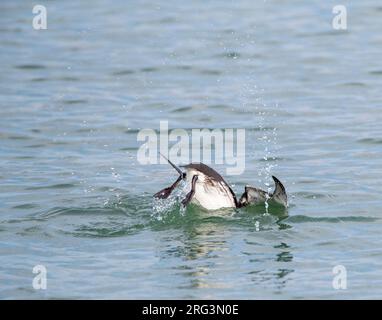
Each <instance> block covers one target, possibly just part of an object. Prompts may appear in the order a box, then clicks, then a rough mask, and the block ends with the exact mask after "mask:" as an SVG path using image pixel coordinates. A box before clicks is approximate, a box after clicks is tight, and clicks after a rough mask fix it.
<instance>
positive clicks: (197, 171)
mask: <svg viewBox="0 0 382 320" xmlns="http://www.w3.org/2000/svg"><path fill="white" fill-rule="evenodd" d="M162 156H163V155H162ZM163 157H164V156H163ZM164 158H165V159H166V160H167V161H168V163H169V164H170V165H171V166H172V167H173V168H174V169H175V170H176V171H177V172H178V173H179V177H178V179H177V180H176V181H175V182H174V183H173V184H172V185H171V186H170V187H167V188H164V189H162V190H161V191H159V192H157V193H156V194H154V197H156V198H159V199H167V198H168V197H169V196H170V194H171V193H172V191H173V190H174V189H175V188H176V187H177V186H178V184H179V183H180V182H181V181H182V180H183V181H186V183H187V185H188V187H189V189H190V191H189V192H188V193H187V195H186V197H185V198H184V199H183V200H182V201H181V203H182V205H183V206H187V205H188V204H189V203H190V202H192V203H195V204H197V205H199V206H201V207H203V208H204V209H207V210H217V209H222V208H240V207H244V206H247V205H251V204H259V203H265V202H266V201H268V200H270V201H271V200H272V201H274V202H276V203H279V204H281V205H283V206H284V207H287V206H288V201H287V195H286V192H285V188H284V186H283V185H282V183H281V182H280V181H279V180H278V179H277V178H276V177H274V176H272V178H273V180H274V181H275V190H274V192H273V193H268V192H266V191H263V190H261V189H258V188H255V187H251V186H246V187H245V191H244V193H243V195H242V196H241V197H240V200H239V201H238V200H237V198H236V195H235V193H234V192H233V190H232V189H231V187H230V186H229V185H228V183H227V182H226V181H225V180H224V179H223V177H222V176H221V175H220V174H219V173H218V172H216V171H215V170H214V169H212V168H210V167H209V166H207V165H205V164H204V163H190V164H188V165H184V166H180V167H181V168H184V169H185V172H183V171H182V170H181V169H180V168H179V167H177V166H176V165H175V164H173V163H172V162H171V161H170V160H169V159H167V158H166V157H164Z"/></svg>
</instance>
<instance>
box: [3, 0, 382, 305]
mask: <svg viewBox="0 0 382 320" xmlns="http://www.w3.org/2000/svg"><path fill="white" fill-rule="evenodd" d="M34 4H35V3H33V2H32V1H17V2H15V1H2V3H1V4H0V15H1V19H0V30H1V32H0V39H1V50H0V58H1V59H0V66H1V70H2V73H1V75H0V141H1V143H0V261H1V263H0V298H2V299H20V298H27V299H39V298H47V299H52V298H89V299H109V298H119V299H120V298H125V299H135V298H163V299H175V298H178V299H186V298H190V299H215V298H223V299H228V298H232V299H260V298H267V299H268V298H269V299H290V298H298V299H308V298H319V299H326V298H327V299H349V298H353V299H354V298H355V299H362V298H372V299H375V298H381V295H382V273H381V270H380V266H381V264H382V250H381V247H382V237H381V230H382V222H381V218H382V216H381V212H382V210H381V209H382V199H381V192H382V188H381V184H380V181H381V168H382V160H381V158H382V157H381V155H382V126H381V123H382V112H381V111H382V91H381V85H382V63H381V59H380V57H381V54H382V33H381V26H382V24H381V21H382V19H381V17H382V7H381V5H380V4H379V3H378V1H362V2H359V3H357V4H355V3H353V2H352V3H350V2H349V1H345V3H343V4H345V5H347V7H348V30H347V31H335V30H333V29H332V27H331V19H332V17H333V14H332V8H333V6H334V5H336V4H337V3H336V2H334V1H325V2H322V1H309V2H306V3H305V2H304V3H302V2H301V1H288V3H287V2H279V1H235V2H225V3H221V2H218V1H208V2H207V3H205V2H202V1H193V2H192V3H191V2H190V3H187V4H186V3H182V4H180V3H178V2H175V1H162V2H160V3H151V2H149V1H143V2H142V1H129V2H128V3H127V2H125V1H114V2H113V5H108V4H106V3H105V2H103V1H98V0H97V1H92V4H91V5H90V2H87V1H65V2H47V4H46V6H47V9H48V30H43V31H36V30H34V29H33V28H32V25H31V21H32V17H33V15H32V7H33V5H34ZM159 120H168V121H169V125H170V128H184V129H192V128H209V129H213V128H245V129H246V168H245V172H244V174H242V175H239V176H227V175H226V174H225V167H224V166H214V167H215V168H216V169H217V170H218V171H219V172H221V173H222V174H223V175H224V176H225V177H226V179H227V181H228V182H229V183H230V184H231V185H232V187H233V189H234V190H235V191H236V192H237V193H238V194H241V192H242V190H243V187H244V185H246V184H251V185H255V186H258V187H261V188H266V187H267V184H268V183H271V180H270V174H274V175H275V176H277V177H279V178H280V179H281V181H283V183H284V184H285V186H286V189H287V191H288V194H289V198H290V203H291V204H290V207H289V209H288V211H287V215H285V213H283V212H280V210H279V209H277V208H274V207H270V208H269V212H268V214H267V213H266V210H265V208H264V207H258V208H252V209H246V210H239V211H236V212H232V211H226V210H225V211H221V212H214V213H208V212H203V211H202V210H200V209H198V208H197V207H190V208H188V210H187V211H186V212H181V210H179V206H178V205H177V204H174V205H171V204H168V203H165V207H166V208H164V207H163V205H164V204H162V206H161V205H160V204H157V203H153V200H152V194H154V193H155V192H157V191H158V190H159V189H161V188H163V187H165V186H168V185H169V184H170V183H172V182H173V180H174V179H175V178H176V174H175V172H174V171H173V169H171V168H170V167H169V166H167V165H150V166H143V165H141V164H139V163H138V162H137V158H136V152H137V149H138V147H139V146H140V143H139V142H137V133H138V131H139V130H140V129H141V128H153V129H156V130H158V129H159ZM271 184H272V183H271ZM35 265H44V266H45V267H46V269H47V289H46V290H35V289H33V287H32V280H33V277H34V276H35V275H34V274H33V273H32V268H33V267H34V266H35ZM336 265H343V266H344V267H345V268H346V270H347V289H346V290H336V289H334V288H333V286H332V281H333V277H334V274H333V272H332V270H333V267H334V266H336Z"/></svg>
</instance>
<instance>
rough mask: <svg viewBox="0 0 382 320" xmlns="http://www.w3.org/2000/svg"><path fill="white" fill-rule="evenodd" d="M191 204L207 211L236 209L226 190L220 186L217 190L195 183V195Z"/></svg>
mask: <svg viewBox="0 0 382 320" xmlns="http://www.w3.org/2000/svg"><path fill="white" fill-rule="evenodd" d="M222 191H223V192H222ZM191 202H194V203H196V204H199V205H200V206H202V207H203V208H205V209H207V210H217V209H221V208H235V207H236V206H235V202H234V201H233V198H232V196H231V194H230V192H229V190H228V188H227V187H226V186H224V185H222V184H219V188H217V187H206V186H205V185H204V184H202V183H196V186H195V194H194V197H193V199H192V201H191Z"/></svg>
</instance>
